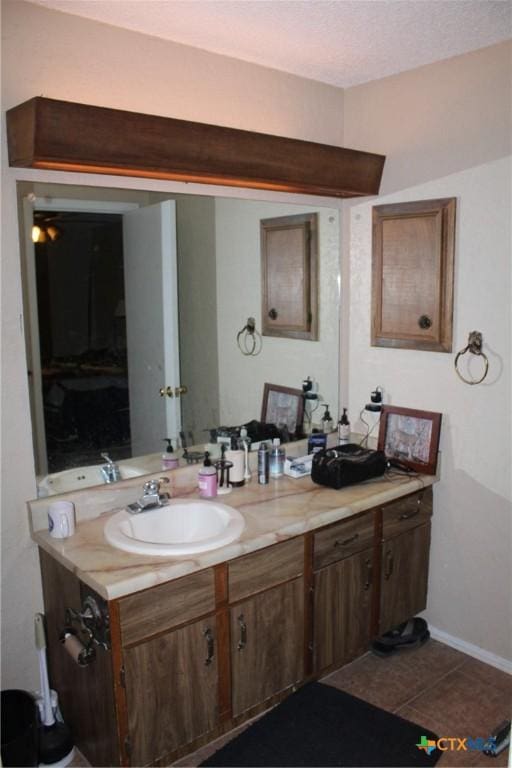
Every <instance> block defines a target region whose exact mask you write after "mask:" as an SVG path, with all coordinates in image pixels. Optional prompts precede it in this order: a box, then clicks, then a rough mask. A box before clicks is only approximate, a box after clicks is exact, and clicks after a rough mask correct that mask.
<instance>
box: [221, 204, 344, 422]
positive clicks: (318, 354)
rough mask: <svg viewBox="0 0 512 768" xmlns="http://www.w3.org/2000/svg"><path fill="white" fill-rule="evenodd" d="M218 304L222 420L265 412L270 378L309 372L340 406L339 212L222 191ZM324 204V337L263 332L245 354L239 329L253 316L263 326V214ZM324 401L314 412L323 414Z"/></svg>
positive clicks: (282, 380)
mask: <svg viewBox="0 0 512 768" xmlns="http://www.w3.org/2000/svg"><path fill="white" fill-rule="evenodd" d="M215 208H216V251H217V310H218V344H219V372H220V392H221V395H222V396H221V423H222V424H228V425H233V424H240V423H243V422H247V421H250V420H251V419H259V418H260V415H261V405H262V399H263V388H264V383H265V382H269V383H271V384H280V385H282V386H286V387H293V388H296V389H297V388H298V389H300V388H301V384H302V381H303V379H305V378H306V377H307V376H310V377H311V378H312V379H314V380H315V381H316V382H317V384H318V386H319V394H320V397H321V401H322V402H327V403H329V404H330V405H331V413H332V415H333V416H336V414H337V410H338V405H337V404H338V375H337V373H338V371H337V368H338V349H339V320H338V307H339V282H338V278H339V212H338V211H336V210H333V209H330V208H319V207H317V206H310V207H307V208H306V207H303V206H292V205H286V204H282V205H276V204H275V203H257V202H251V201H246V200H245V201H242V200H227V199H217V200H216V202H215ZM315 211H316V212H318V256H319V258H318V279H319V291H318V295H319V340H318V341H304V340H302V339H283V338H279V337H272V336H264V337H263V343H262V348H261V353H260V354H259V355H258V356H256V357H248V356H244V355H242V353H241V352H240V350H239V349H238V347H237V344H236V335H237V333H238V331H239V330H240V329H241V328H242V327H243V326H244V325H245V323H246V322H247V318H248V317H254V318H255V320H256V328H257V329H258V330H259V331H260V332H261V324H262V321H261V254H260V220H261V219H266V218H273V217H277V216H289V215H293V214H300V213H314V212H315ZM322 413H323V409H322V408H319V409H318V410H317V411H316V412H315V415H314V419H315V420H317V421H320V417H321V414H322Z"/></svg>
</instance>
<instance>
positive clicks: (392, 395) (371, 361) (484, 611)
mask: <svg viewBox="0 0 512 768" xmlns="http://www.w3.org/2000/svg"><path fill="white" fill-rule="evenodd" d="M510 56H511V46H510V44H508V45H499V46H494V47H493V48H489V49H484V50H483V51H478V52H476V53H473V54H468V55H466V56H461V57H457V58H456V59H453V60H452V61H450V62H442V63H439V64H434V65H430V66H428V67H422V68H421V69H419V70H415V71H413V72H406V73H404V74H402V75H397V76H395V77H392V78H386V79H385V80H382V81H376V82H374V83H369V84H367V85H365V86H360V87H358V88H354V89H349V90H348V91H346V92H345V104H346V119H345V141H346V144H347V146H350V145H353V146H357V147H358V148H363V147H364V146H367V145H371V146H372V149H374V150H376V151H380V152H384V153H386V154H387V155H388V158H387V160H386V170H385V174H384V176H385V178H384V182H383V191H384V192H385V193H386V192H388V193H389V194H383V195H381V196H379V198H378V199H373V200H371V201H365V202H363V203H358V202H357V201H354V202H352V203H350V204H347V205H346V221H345V224H346V227H345V229H346V232H347V235H346V237H347V242H346V252H347V253H349V254H350V264H349V268H350V313H349V316H347V317H346V320H347V323H348V324H349V328H350V331H349V343H350V360H349V367H348V370H349V374H348V376H349V384H348V385H349V393H350V395H349V396H350V411H351V415H352V417H353V420H354V421H355V420H356V419H357V414H358V412H359V409H360V407H361V405H362V400H364V395H363V397H362V396H361V393H366V392H369V391H370V389H373V387H374V386H375V385H377V384H381V385H382V386H383V387H384V389H385V392H386V402H391V403H392V404H394V405H402V406H406V407H411V408H420V409H426V410H432V411H440V412H442V413H443V424H442V431H441V449H442V462H441V481H440V482H439V483H438V484H437V485H436V486H435V489H434V494H435V505H434V509H435V512H434V521H433V533H432V550H431V571H430V584H429V598H428V609H427V618H428V619H429V620H430V621H431V623H432V624H433V625H434V626H435V627H437V628H438V629H440V630H442V631H444V632H446V633H448V634H450V635H452V636H455V637H457V638H460V639H462V640H463V641H465V642H466V643H470V644H473V645H475V646H478V647H480V648H483V649H485V650H486V651H488V652H490V653H492V654H495V655H497V656H499V657H504V658H507V659H512V649H511V640H512V626H511V620H512V612H511V606H512V600H511V585H512V578H511V558H510V545H511V520H512V516H511V498H512V494H511V465H512V459H511V405H510V399H511V381H510V357H511V348H512V344H511V314H510V308H511V295H510V288H511V282H510V281H511V262H512V259H511V230H510V212H511V208H512V207H511V203H512V201H511V179H512V176H511V158H510V139H511V135H512V131H511V112H510V93H511V71H512V70H511V66H510V64H511V58H510ZM411 126H412V128H411ZM452 196H454V197H456V198H457V225H456V256H455V298H454V334H453V345H454V346H453V354H442V353H434V352H418V351H414V350H398V349H397V350H394V349H383V348H374V347H371V346H370V312H369V306H370V300H371V299H370V286H371V207H372V205H373V204H375V203H379V204H381V203H388V202H401V201H409V200H421V199H429V198H437V197H452ZM347 314H348V313H347ZM472 330H479V331H481V332H482V333H483V339H484V351H485V352H486V354H487V355H488V356H489V364H490V370H489V374H488V377H487V379H486V380H485V382H484V383H483V384H481V385H479V386H469V385H466V384H464V383H463V382H461V381H460V380H459V378H458V377H457V375H456V373H455V370H454V357H455V353H456V352H457V351H458V350H460V349H461V348H463V347H465V346H466V344H467V338H468V333H469V332H470V331H472ZM478 362H480V361H475V363H474V364H473V367H472V371H473V375H475V376H477V375H478V373H479V370H481V369H479V366H478Z"/></svg>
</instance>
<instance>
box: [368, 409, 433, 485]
mask: <svg viewBox="0 0 512 768" xmlns="http://www.w3.org/2000/svg"><path fill="white" fill-rule="evenodd" d="M441 418H442V414H441V413H435V412H434V411H420V410H415V409H413V408H399V407H396V406H393V405H383V406H382V411H381V416H380V427H379V439H378V444H377V448H378V449H379V450H380V451H384V453H385V455H386V458H387V459H391V460H395V461H398V462H400V464H403V465H405V466H406V467H409V468H410V469H412V470H414V471H415V472H419V473H421V474H423V475H435V474H436V471H437V453H438V449H439V435H440V432H441Z"/></svg>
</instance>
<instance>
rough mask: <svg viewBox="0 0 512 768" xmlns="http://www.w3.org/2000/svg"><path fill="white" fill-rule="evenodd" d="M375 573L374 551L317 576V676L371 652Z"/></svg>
mask: <svg viewBox="0 0 512 768" xmlns="http://www.w3.org/2000/svg"><path fill="white" fill-rule="evenodd" d="M373 573H374V550H373V548H371V549H366V550H364V551H363V552H360V553H358V554H356V555H352V557H348V558H345V559H344V560H341V561H340V562H338V563H336V564H334V565H329V566H328V567H327V568H322V570H320V571H318V572H317V573H315V613H314V654H313V658H314V663H313V668H314V670H315V673H316V674H319V673H320V672H321V671H322V670H325V669H327V668H329V667H336V666H341V665H342V664H346V663H347V662H348V661H350V660H351V659H354V658H356V656H359V655H360V654H362V653H365V652H366V651H367V650H368V644H369V640H370V628H371V627H370V624H371V610H372V593H373Z"/></svg>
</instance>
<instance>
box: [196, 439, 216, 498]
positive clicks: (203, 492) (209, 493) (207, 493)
mask: <svg viewBox="0 0 512 768" xmlns="http://www.w3.org/2000/svg"><path fill="white" fill-rule="evenodd" d="M197 481H198V485H199V495H200V496H201V498H202V499H214V498H215V496H216V495H217V470H216V469H215V467H214V466H213V465H212V462H211V459H210V454H209V453H208V451H205V454H204V461H203V466H202V467H201V469H200V470H199V473H198V475H197Z"/></svg>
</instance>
